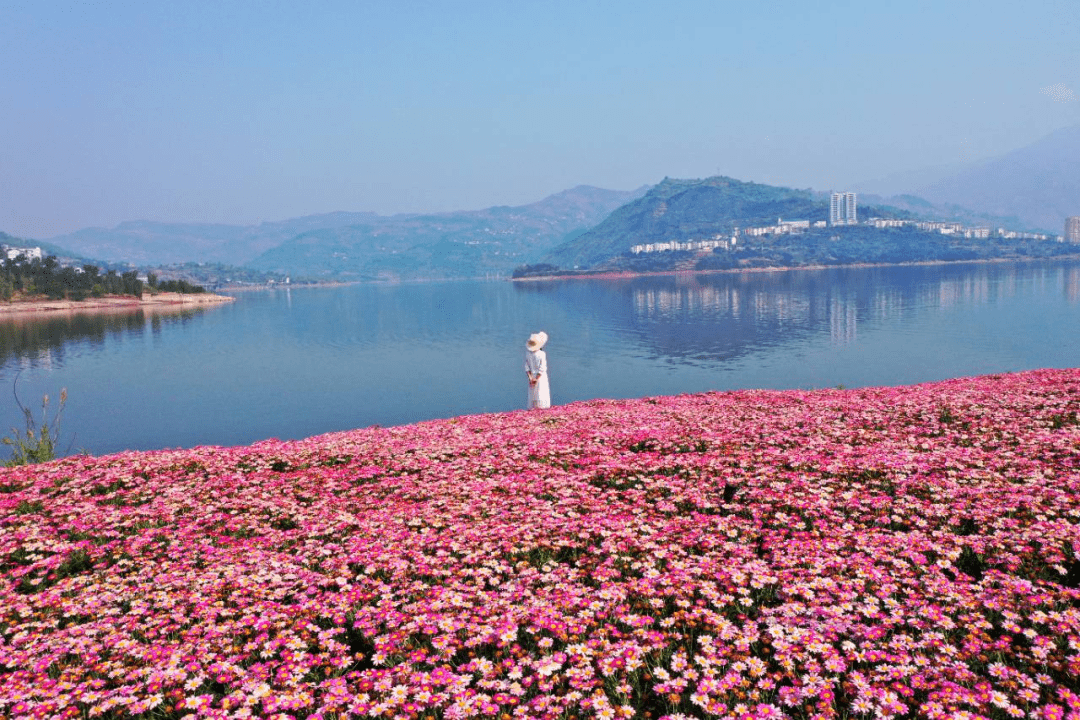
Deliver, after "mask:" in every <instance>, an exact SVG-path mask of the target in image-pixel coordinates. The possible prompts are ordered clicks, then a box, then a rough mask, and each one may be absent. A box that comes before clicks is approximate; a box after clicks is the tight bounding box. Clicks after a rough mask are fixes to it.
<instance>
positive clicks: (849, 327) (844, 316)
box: [829, 297, 859, 345]
mask: <svg viewBox="0 0 1080 720" xmlns="http://www.w3.org/2000/svg"><path fill="white" fill-rule="evenodd" d="M858 317H859V313H858V308H856V306H855V303H853V302H851V301H849V300H845V299H843V298H839V297H834V298H832V301H831V302H830V303H829V337H830V339H831V340H832V341H833V343H834V344H837V345H846V344H848V343H852V342H855V339H856V337H857V336H858Z"/></svg>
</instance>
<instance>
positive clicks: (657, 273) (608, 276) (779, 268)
mask: <svg viewBox="0 0 1080 720" xmlns="http://www.w3.org/2000/svg"><path fill="white" fill-rule="evenodd" d="M1057 260H1074V261H1075V260H1080V253H1075V254H1069V255H1055V256H1053V257H1044V258H983V259H977V260H915V261H912V262H898V263H845V264H843V265H769V266H766V267H745V268H715V269H708V270H694V269H690V270H650V271H646V272H634V271H632V270H625V271H622V270H619V271H615V270H613V271H611V272H595V273H590V272H580V273H570V274H567V275H530V276H528V277H519V278H510V282H535V281H540V282H549V281H552V280H630V279H633V278H638V277H672V276H683V277H685V276H687V275H718V274H728V275H735V274H739V273H775V272H791V271H794V270H837V269H843V268H860V269H861V268H878V267H919V266H930V265H986V264H992V263H1006V262H1014V263H1033V262H1048V261H1057Z"/></svg>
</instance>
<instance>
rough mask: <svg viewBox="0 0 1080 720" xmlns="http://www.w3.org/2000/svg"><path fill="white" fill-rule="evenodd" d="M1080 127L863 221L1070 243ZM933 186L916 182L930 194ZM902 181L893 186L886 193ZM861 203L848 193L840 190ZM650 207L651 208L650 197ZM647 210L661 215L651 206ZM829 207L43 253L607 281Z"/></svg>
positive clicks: (368, 272)
mask: <svg viewBox="0 0 1080 720" xmlns="http://www.w3.org/2000/svg"><path fill="white" fill-rule="evenodd" d="M1078 168H1080V125H1077V126H1073V127H1068V128H1063V129H1061V130H1058V131H1057V132H1054V133H1052V134H1050V135H1048V136H1047V137H1045V138H1043V139H1042V140H1040V141H1038V142H1036V143H1033V144H1032V145H1029V146H1027V147H1024V148H1020V149H1019V150H1016V151H1014V152H1011V153H1008V154H1006V155H1003V156H1001V157H998V158H994V159H991V160H987V161H983V162H979V163H976V164H973V165H970V166H968V167H965V168H963V169H961V170H958V171H955V172H952V174H949V175H947V176H945V177H941V172H942V170H941V169H940V168H938V169H930V170H929V171H928V173H929V174H930V175H929V176H935V177H937V179H936V180H935V181H934V182H932V183H929V184H926V185H924V186H922V187H911V188H910V191H911V192H910V193H909V194H905V195H896V196H892V197H882V196H873V195H870V194H868V193H867V192H866V191H867V190H873V189H875V183H864V184H862V185H861V186H860V189H861V194H860V197H859V205H860V217H867V216H868V215H867V212H868V211H870V206H873V205H878V206H879V207H877V208H876V209H874V210H873V212H874V213H878V214H881V213H886V214H888V213H890V212H893V213H895V212H900V211H907V212H910V213H912V214H913V215H917V216H919V217H923V218H927V219H938V220H959V221H963V222H966V223H970V224H982V225H991V226H1003V227H1006V228H1009V229H1016V230H1038V231H1043V232H1049V233H1053V234H1060V233H1061V232H1062V226H1063V223H1064V220H1065V217H1067V216H1069V215H1080V170H1078ZM926 177H928V175H927V174H919V173H915V174H911V175H909V176H908V179H909V181H911V182H925V179H926ZM896 181H897V178H895V177H894V178H892V180H891V181H888V182H886V181H880V182H879V183H878V184H877V187H878V188H884V187H885V186H888V185H890V183H891V185H892V187H893V188H894V189H895V188H896V187H899V185H897V182H896ZM836 189H848V188H836ZM646 193H648V195H646ZM646 200H648V202H646ZM823 200H824V196H823V195H822V194H820V193H813V192H811V191H808V190H793V189H790V188H780V187H773V186H767V185H759V184H755V183H743V182H740V181H738V180H734V179H732V178H710V179H707V180H704V181H701V180H672V179H665V180H664V181H662V182H661V183H660V184H658V185H656V186H654V187H652V188H648V187H642V188H639V189H637V190H633V191H616V190H605V189H601V188H595V187H589V186H579V187H576V188H573V189H570V190H566V191H563V192H560V193H556V194H554V195H551V196H550V197H547V198H545V199H543V200H540V201H538V202H535V203H531V204H529V205H523V206H519V207H490V208H486V209H483V210H471V211H461V212H447V213H435V214H404V215H393V216H384V215H378V214H376V213H371V212H335V213H326V214H320V215H310V216H305V217H300V218H293V219H289V220H283V221H279V222H266V223H262V224H260V225H252V226H237V225H220V224H198V223H163V222H151V221H132V222H124V223H121V224H120V225H118V226H116V227H115V228H111V229H105V228H87V229H84V230H79V231H77V232H74V233H71V234H68V235H62V236H58V237H55V238H51V239H50V240H49V241H48V242H47V243H41V244H42V245H43V246H46V247H47V248H48V251H49V252H55V250H54V248H62V249H64V250H67V251H70V254H71V255H74V256H79V257H83V258H92V259H95V260H100V261H105V262H114V263H115V262H127V263H132V264H135V265H138V266H142V267H152V266H157V265H166V264H173V263H185V262H199V263H222V264H226V265H234V266H239V267H244V268H249V269H253V270H258V271H265V272H276V273H282V274H289V275H292V276H294V277H309V278H315V279H319V278H322V279H335V280H350V279H354V280H363V279H400V278H453V277H479V276H485V275H492V274H495V275H506V274H509V273H510V272H511V271H512V270H513V269H514V268H515V267H516V266H518V265H521V264H525V263H532V262H538V261H541V260H543V261H546V262H553V263H554V264H558V265H559V266H561V267H564V268H571V267H575V266H577V267H595V266H597V265H599V264H602V263H603V262H604V261H606V260H609V259H611V258H612V257H613V256H616V255H619V254H621V253H625V252H626V250H627V249H628V248H629V247H630V246H632V245H634V244H638V243H643V242H663V241H667V240H684V239H688V238H690V237H691V236H701V235H705V234H711V233H717V232H729V231H730V229H731V228H732V227H733V226H736V225H741V226H743V227H746V226H753V225H755V224H768V223H771V222H774V221H776V219H777V218H778V217H784V218H787V219H795V218H799V219H810V220H820V219H824V214H823V213H824V212H825V209H824V205H823Z"/></svg>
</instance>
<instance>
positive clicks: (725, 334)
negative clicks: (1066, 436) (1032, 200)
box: [518, 263, 1080, 363]
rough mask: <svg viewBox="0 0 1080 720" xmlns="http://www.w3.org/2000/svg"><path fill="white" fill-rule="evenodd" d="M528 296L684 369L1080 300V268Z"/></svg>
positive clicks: (766, 276) (831, 272)
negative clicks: (1035, 302)
mask: <svg viewBox="0 0 1080 720" xmlns="http://www.w3.org/2000/svg"><path fill="white" fill-rule="evenodd" d="M518 289H519V291H520V292H523V293H526V294H534V295H539V296H550V297H559V298H563V300H562V302H564V303H570V304H575V305H579V306H581V307H589V308H593V309H594V311H597V312H600V313H602V314H603V315H604V316H605V317H607V318H609V319H610V325H611V327H612V328H613V329H615V330H616V331H618V332H621V333H623V334H626V335H628V336H630V337H632V338H633V339H635V341H638V342H641V343H643V344H644V345H646V346H648V347H649V348H651V350H652V352H653V353H654V354H656V355H660V356H665V357H671V358H677V359H678V360H679V361H681V362H696V361H703V362H706V363H712V362H715V361H717V360H724V359H733V358H737V357H740V356H745V355H748V354H752V353H756V352H759V351H760V350H761V349H763V348H768V347H773V346H776V345H783V344H792V343H798V342H800V341H801V340H803V339H805V338H808V337H811V336H813V337H817V336H821V335H827V337H828V338H829V341H830V342H831V344H833V345H835V346H844V345H850V344H852V343H855V342H856V341H857V340H858V338H859V336H860V332H861V331H864V330H865V329H866V328H870V327H884V326H891V327H895V328H902V327H904V326H905V325H910V324H912V323H916V322H920V321H925V320H926V318H927V313H936V314H938V315H940V313H941V312H943V311H956V310H962V309H965V308H966V309H971V308H979V307H988V306H994V305H998V304H1002V303H1006V302H1008V301H1011V300H1013V299H1016V298H1017V297H1018V296H1020V295H1024V296H1048V295H1049V296H1052V295H1055V294H1058V293H1060V295H1061V296H1062V297H1063V298H1064V299H1065V300H1066V301H1067V302H1069V303H1070V304H1076V302H1077V301H1078V300H1080V268H1077V267H1076V266H1070V265H1061V264H1056V265H1054V264H1048V265H1026V264H1009V263H990V264H977V263H976V264H970V265H959V264H958V265H930V266H906V267H871V268H831V269H820V270H796V271H776V272H744V273H718V274H713V275H685V276H669V277H644V278H629V279H614V280H589V281H581V280H564V281H557V282H547V283H522V284H519V285H518Z"/></svg>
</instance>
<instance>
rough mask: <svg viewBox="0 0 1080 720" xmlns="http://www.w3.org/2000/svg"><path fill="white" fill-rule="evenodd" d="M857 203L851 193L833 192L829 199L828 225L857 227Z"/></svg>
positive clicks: (853, 194)
mask: <svg viewBox="0 0 1080 720" xmlns="http://www.w3.org/2000/svg"><path fill="white" fill-rule="evenodd" d="M858 223H859V218H858V202H857V200H856V197H855V193H853V192H845V193H838V192H834V193H833V194H832V196H831V197H830V198H829V224H830V225H857V224H858Z"/></svg>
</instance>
